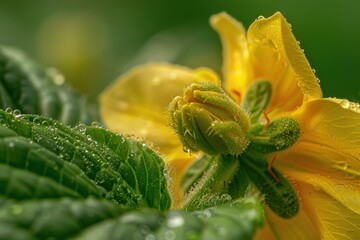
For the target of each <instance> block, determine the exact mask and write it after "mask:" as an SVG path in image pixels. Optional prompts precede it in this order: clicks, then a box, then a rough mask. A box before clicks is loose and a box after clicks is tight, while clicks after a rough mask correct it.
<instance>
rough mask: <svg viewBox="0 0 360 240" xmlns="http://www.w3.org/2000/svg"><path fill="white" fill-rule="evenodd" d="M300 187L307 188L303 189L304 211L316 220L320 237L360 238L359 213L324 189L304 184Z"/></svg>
mask: <svg viewBox="0 0 360 240" xmlns="http://www.w3.org/2000/svg"><path fill="white" fill-rule="evenodd" d="M299 187H300V186H299ZM300 188H306V189H307V190H306V191H305V190H304V191H303V193H304V194H303V202H304V204H303V205H304V208H305V209H306V212H308V213H310V214H311V215H312V216H311V218H312V219H313V220H315V221H316V222H317V227H318V229H319V232H320V233H321V239H327V240H352V239H360V215H359V214H358V213H355V212H353V211H351V210H350V209H348V208H346V206H344V205H342V204H341V203H340V202H338V201H336V200H335V199H334V198H332V197H331V196H329V195H328V194H327V193H326V192H324V191H321V190H316V189H314V188H312V187H311V186H309V185H306V184H303V186H301V187H300ZM304 230H305V229H304ZM317 239H320V238H317Z"/></svg>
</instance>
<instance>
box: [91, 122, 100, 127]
mask: <svg viewBox="0 0 360 240" xmlns="http://www.w3.org/2000/svg"><path fill="white" fill-rule="evenodd" d="M91 126H92V127H99V123H98V122H95V121H94V122H92V123H91Z"/></svg>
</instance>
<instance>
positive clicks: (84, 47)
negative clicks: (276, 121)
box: [0, 0, 360, 101]
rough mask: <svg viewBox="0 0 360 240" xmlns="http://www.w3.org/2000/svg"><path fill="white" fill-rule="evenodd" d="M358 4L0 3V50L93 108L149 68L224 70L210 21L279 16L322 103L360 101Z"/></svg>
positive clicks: (268, 0)
mask: <svg viewBox="0 0 360 240" xmlns="http://www.w3.org/2000/svg"><path fill="white" fill-rule="evenodd" d="M359 9H360V1H358V0H344V1H337V0H331V1H325V0H318V1H316V0H301V1H295V0H287V1H286V0H255V1H250V0H248V1H243V0H236V1H234V0H208V1H196V0H192V1H190V0H182V1H171V0H152V1H151V0H118V1H115V0H103V1H98V0H63V1H53V0H33V1H25V0H12V1H5V0H0V29H1V31H0V44H3V45H10V46H14V47H17V48H20V49H22V50H24V51H25V52H26V53H27V54H28V55H29V56H30V57H31V58H33V59H36V61H37V62H39V63H41V64H43V65H44V66H48V67H51V66H53V67H56V68H57V69H59V70H60V72H62V73H63V74H64V76H65V78H66V82H67V83H69V84H71V85H72V86H73V87H74V88H76V89H78V90H79V91H80V92H83V93H84V94H86V96H88V98H89V99H90V100H93V101H94V100H95V99H96V96H97V95H98V93H99V92H100V91H101V90H102V89H104V88H105V87H106V85H108V84H109V83H110V82H111V81H113V80H115V79H116V78H117V77H118V76H119V75H120V74H121V73H123V72H124V71H126V70H128V69H129V68H131V67H132V66H134V65H137V64H140V63H144V62H147V61H167V62H174V63H179V64H182V65H187V66H190V67H199V66H207V67H211V68H213V69H214V70H216V71H218V72H219V71H220V67H221V45H220V40H219V38H218V36H217V34H216V33H215V32H214V31H213V30H212V29H211V27H210V26H209V24H208V19H209V17H210V16H211V15H212V14H214V13H218V12H220V11H226V12H228V13H230V14H231V15H233V16H234V17H235V18H237V19H238V20H240V21H241V22H242V23H243V24H244V26H245V27H246V28H247V27H248V26H249V25H250V24H251V23H252V22H253V21H254V20H255V19H256V18H257V17H258V16H259V15H263V16H265V17H268V16H270V15H272V14H273V13H274V12H276V11H281V12H282V13H283V14H284V15H285V17H286V18H287V20H288V22H289V23H291V25H292V26H293V32H294V34H295V36H296V38H297V40H299V41H300V42H301V47H302V48H303V49H304V50H305V54H306V56H307V58H308V60H309V61H310V64H311V66H312V67H313V68H314V69H316V75H317V76H318V77H319V78H320V80H321V85H322V89H323V92H324V96H326V97H328V96H333V97H335V96H336V97H338V98H348V99H350V100H353V101H360V84H359V81H360V66H359V65H360V60H359V56H360V48H359V45H358V43H359V42H360V31H359V30H360V14H358V10H359Z"/></svg>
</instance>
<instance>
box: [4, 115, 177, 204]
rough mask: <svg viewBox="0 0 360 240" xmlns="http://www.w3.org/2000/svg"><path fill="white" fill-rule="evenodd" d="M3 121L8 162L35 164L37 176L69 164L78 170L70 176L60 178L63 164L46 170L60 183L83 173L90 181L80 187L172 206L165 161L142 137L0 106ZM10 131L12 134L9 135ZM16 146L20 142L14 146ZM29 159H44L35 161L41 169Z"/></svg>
mask: <svg viewBox="0 0 360 240" xmlns="http://www.w3.org/2000/svg"><path fill="white" fill-rule="evenodd" d="M1 125H2V126H3V127H2V129H5V130H4V133H3V134H0V143H1V141H3V142H4V143H3V144H2V145H0V146H2V148H0V155H1V156H3V157H2V159H3V163H4V164H8V165H9V166H12V167H16V168H18V169H24V170H28V171H29V170H31V171H33V172H34V173H36V174H38V175H39V176H44V174H45V173H47V171H48V169H50V168H49V166H52V165H54V164H55V163H54V162H56V163H58V164H60V163H61V164H63V165H66V166H68V165H69V166H72V167H73V168H76V169H77V172H74V173H70V172H69V174H68V175H69V179H70V180H69V181H64V180H63V179H62V178H61V181H60V179H58V178H56V177H58V175H59V174H60V173H62V168H61V167H58V169H57V170H53V171H51V174H50V173H49V174H48V175H49V176H48V175H46V176H48V177H52V179H53V180H55V181H57V182H59V183H61V184H62V185H64V183H67V182H69V184H70V185H74V184H72V183H71V181H75V180H74V179H75V178H78V176H79V175H81V174H82V175H84V176H82V177H84V178H86V179H88V180H87V182H88V183H87V184H85V186H83V187H81V188H80V187H79V189H78V190H79V191H80V190H81V192H83V191H85V190H82V189H86V186H87V185H89V186H95V184H96V185H97V190H96V194H93V195H95V196H97V195H100V194H101V196H104V197H105V198H107V199H111V200H112V201H115V202H117V203H120V204H125V205H127V206H133V207H151V208H158V209H168V208H169V207H170V204H171V200H170V196H169V193H168V191H167V185H166V182H167V180H166V177H165V174H164V163H163V161H162V159H161V158H160V157H159V156H158V155H157V154H156V153H155V152H153V151H152V150H150V149H149V148H148V147H146V146H143V145H142V144H141V143H138V142H136V141H134V140H132V139H126V138H124V137H122V136H119V135H116V134H114V133H111V132H108V131H107V130H105V129H102V128H96V127H88V128H87V127H86V126H85V125H83V124H81V125H78V126H77V127H75V128H71V127H68V126H65V125H63V124H61V123H59V122H57V121H55V120H51V119H49V118H46V117H40V116H33V115H15V116H14V115H13V114H10V113H7V112H5V111H2V110H0V126H1ZM0 133H1V131H0ZM6 134H8V135H11V137H6ZM1 136H2V138H1ZM12 147H16V148H17V149H16V151H14V149H13V148H12ZM28 152H31V154H30V155H29V154H28ZM13 155H14V156H13ZM9 156H11V157H9ZM54 159H55V160H56V161H55V160H54ZM31 161H34V162H36V161H41V164H37V165H36V164H35V163H34V164H33V165H31V166H38V167H37V168H38V169H36V168H35V167H34V169H35V170H36V171H35V170H33V169H32V168H29V163H31ZM44 169H46V171H45V170H44ZM49 171H50V170H49ZM66 176H67V175H66ZM90 179H91V180H90ZM74 186H78V185H77V184H75V185H74ZM79 186H80V185H79ZM81 186H82V185H81ZM89 194H90V193H89Z"/></svg>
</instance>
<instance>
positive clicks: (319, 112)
mask: <svg viewBox="0 0 360 240" xmlns="http://www.w3.org/2000/svg"><path fill="white" fill-rule="evenodd" d="M343 106H346V107H348V106H347V105H343ZM343 106H342V105H341V104H340V103H337V102H335V101H333V100H330V99H323V100H315V101H310V102H307V103H305V104H304V105H303V106H302V107H301V108H299V109H298V110H297V111H296V112H295V113H294V115H293V116H294V117H295V118H296V119H298V120H299V121H300V123H301V126H302V135H301V136H300V138H299V140H298V142H297V144H296V145H295V146H293V147H292V148H291V149H289V150H287V151H284V152H282V153H279V155H278V157H279V162H278V165H277V166H278V167H279V168H280V169H281V171H282V172H284V173H285V174H287V175H289V176H292V177H294V178H295V179H296V180H298V181H303V182H306V183H308V184H310V185H312V186H314V187H316V188H317V189H321V190H323V191H324V192H326V193H327V194H329V195H330V196H332V197H333V198H334V199H336V200H337V201H338V202H339V203H341V204H343V205H344V206H346V207H347V208H349V209H350V210H351V211H353V212H355V213H358V214H360V200H359V199H360V112H357V111H354V110H351V109H348V108H344V107H343Z"/></svg>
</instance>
